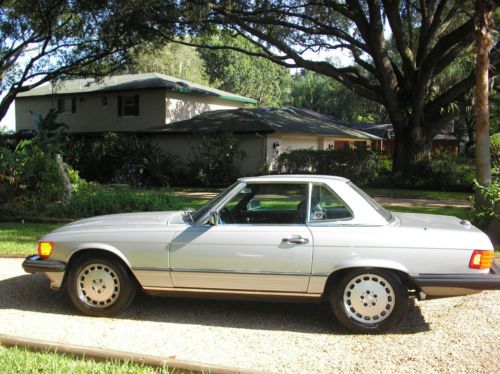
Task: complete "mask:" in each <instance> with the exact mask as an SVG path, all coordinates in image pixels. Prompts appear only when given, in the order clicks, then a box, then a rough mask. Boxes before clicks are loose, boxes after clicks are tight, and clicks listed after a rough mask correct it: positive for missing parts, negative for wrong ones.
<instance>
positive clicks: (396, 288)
mask: <svg viewBox="0 0 500 374" xmlns="http://www.w3.org/2000/svg"><path fill="white" fill-rule="evenodd" d="M330 304H331V306H332V309H333V312H334V314H335V316H336V317H337V319H338V320H339V321H340V322H341V323H342V324H343V325H344V326H345V327H347V328H348V329H349V330H351V331H354V332H360V333H370V332H380V331H384V330H386V329H388V328H390V327H391V326H393V325H395V324H396V323H397V322H399V321H400V320H401V318H402V317H403V315H404V314H405V312H406V309H407V308H408V292H407V290H406V287H405V286H404V284H403V282H402V281H401V279H400V278H399V277H398V276H397V275H395V274H394V273H392V272H389V271H385V270H378V269H355V270H351V271H349V272H348V273H346V274H345V275H344V276H343V277H342V278H341V279H340V281H339V282H338V284H337V285H336V286H335V287H334V288H333V290H332V292H331V294H330Z"/></svg>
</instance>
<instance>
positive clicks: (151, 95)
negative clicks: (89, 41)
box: [16, 89, 165, 132]
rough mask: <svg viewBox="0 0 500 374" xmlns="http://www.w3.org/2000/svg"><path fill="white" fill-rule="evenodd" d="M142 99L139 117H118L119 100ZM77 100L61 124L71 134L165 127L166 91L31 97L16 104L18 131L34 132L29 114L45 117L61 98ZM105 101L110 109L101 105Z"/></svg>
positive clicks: (62, 116)
mask: <svg viewBox="0 0 500 374" xmlns="http://www.w3.org/2000/svg"><path fill="white" fill-rule="evenodd" d="M129 95H139V115H138V116H130V117H124V116H122V117H119V116H118V96H129ZM73 97H74V98H76V112H75V113H61V114H59V116H58V120H59V121H61V122H65V123H66V124H67V125H68V126H69V130H68V131H70V132H104V131H137V130H144V129H147V128H148V127H151V126H155V125H159V124H162V123H163V120H164V116H165V115H164V113H165V104H164V91H163V89H162V90H141V91H137V90H136V91H120V92H102V93H84V94H71V95H54V96H30V97H22V98H19V99H17V100H16V129H17V130H18V131H19V130H22V129H33V128H35V125H34V123H33V120H32V117H31V114H30V111H32V112H34V113H39V114H42V115H45V114H47V112H48V111H49V110H50V109H51V108H57V99H58V98H73ZM102 97H106V98H107V105H106V106H103V105H102Z"/></svg>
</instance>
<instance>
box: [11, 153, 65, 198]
mask: <svg viewBox="0 0 500 374" xmlns="http://www.w3.org/2000/svg"><path fill="white" fill-rule="evenodd" d="M16 189H17V191H18V192H19V193H20V194H21V195H24V196H25V197H26V199H27V200H28V201H27V203H28V202H29V203H32V204H34V205H36V206H43V205H45V204H48V203H53V202H57V201H60V200H62V199H63V197H64V180H63V177H62V175H61V172H60V170H59V166H58V165H57V162H56V161H55V160H54V158H53V156H52V155H51V154H49V153H47V152H45V151H43V150H42V149H41V148H40V147H39V146H38V145H32V146H31V147H29V149H28V150H27V153H26V156H25V157H24V158H22V159H21V161H20V162H19V163H18V165H17V167H16Z"/></svg>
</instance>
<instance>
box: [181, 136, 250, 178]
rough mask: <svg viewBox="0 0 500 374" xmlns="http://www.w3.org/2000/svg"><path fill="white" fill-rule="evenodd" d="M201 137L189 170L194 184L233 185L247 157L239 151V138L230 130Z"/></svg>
mask: <svg viewBox="0 0 500 374" xmlns="http://www.w3.org/2000/svg"><path fill="white" fill-rule="evenodd" d="M199 135H200V144H199V145H198V146H197V147H195V148H194V149H193V150H194V152H193V158H192V160H191V161H190V162H189V168H188V169H189V173H190V174H191V175H192V176H194V180H192V182H194V183H195V184H198V185H200V184H201V185H203V186H227V185H228V184H230V183H232V182H233V181H234V179H235V178H236V176H237V174H238V167H239V164H240V161H241V160H242V159H243V157H244V156H245V154H244V152H241V151H240V150H239V141H238V138H237V137H236V136H234V134H233V133H232V132H231V131H230V130H228V129H224V130H221V131H211V132H201V133H200V134H199ZM187 177H188V178H186V179H188V180H189V179H191V178H189V176H187Z"/></svg>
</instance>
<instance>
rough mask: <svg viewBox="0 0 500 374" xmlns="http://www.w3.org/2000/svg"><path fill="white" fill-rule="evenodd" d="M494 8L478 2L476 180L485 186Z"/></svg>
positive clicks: (491, 3)
mask: <svg viewBox="0 0 500 374" xmlns="http://www.w3.org/2000/svg"><path fill="white" fill-rule="evenodd" d="M495 8H496V4H495V2H494V1H492V0H489V1H488V0H476V14H475V36H476V179H477V182H478V183H479V184H480V185H481V186H484V187H489V186H490V184H491V154H490V129H489V110H488V109H489V108H488V91H489V82H488V81H489V79H488V69H489V66H490V48H491V42H492V31H493V29H494V22H493V15H494V12H495ZM478 197H479V194H478Z"/></svg>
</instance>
